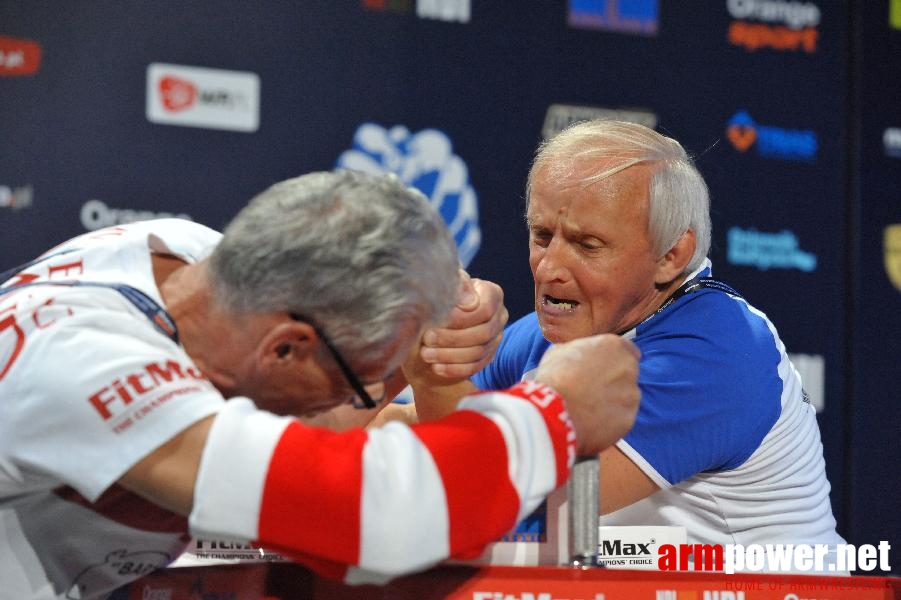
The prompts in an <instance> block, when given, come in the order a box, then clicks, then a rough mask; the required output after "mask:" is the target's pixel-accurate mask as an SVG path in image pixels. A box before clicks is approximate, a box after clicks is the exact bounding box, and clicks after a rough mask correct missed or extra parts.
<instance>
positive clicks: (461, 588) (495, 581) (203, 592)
mask: <svg viewBox="0 0 901 600" xmlns="http://www.w3.org/2000/svg"><path fill="white" fill-rule="evenodd" d="M899 585H901V580H899V579H896V578H886V577H830V576H810V575H791V576H789V575H759V574H742V575H732V576H729V575H723V574H704V573H691V574H690V575H685V576H682V575H680V574H679V573H656V572H648V571H636V572H629V571H616V572H611V571H608V570H606V569H572V568H568V567H552V568H548V567H546V568H542V569H523V568H513V567H490V568H484V569H478V570H473V569H471V568H468V567H454V566H441V567H438V568H435V569H431V570H429V571H427V572H425V573H418V574H413V575H409V576H407V577H402V578H399V579H395V580H392V581H389V582H387V583H385V584H384V585H380V586H360V585H345V584H342V583H340V582H337V581H334V580H328V579H326V578H324V577H318V576H315V575H312V574H311V573H310V572H309V571H308V570H307V569H305V568H304V567H301V566H299V565H263V564H256V565H242V566H241V567H240V568H237V567H234V568H221V567H219V568H203V567H201V568H196V569H163V570H160V571H157V572H154V573H151V574H150V575H148V576H147V577H145V578H143V579H141V580H138V581H136V582H134V583H132V584H130V585H129V586H128V587H127V588H125V589H123V590H120V592H117V593H116V595H115V597H116V598H121V599H122V600H126V599H127V600H182V599H188V598H197V599H200V598H210V599H213V598H215V599H217V600H225V599H229V600H260V599H262V598H272V599H273V600H274V599H275V598H284V599H287V598H292V599H293V598H311V599H322V600H326V599H348V600H349V599H351V598H353V599H366V598H373V599H374V598H409V599H412V598H439V597H440V598H442V599H444V600H802V599H803V600H850V599H853V600H891V599H892V598H895V597H896V596H895V593H896V592H897V591H898V586H899ZM126 594H127V595H126Z"/></svg>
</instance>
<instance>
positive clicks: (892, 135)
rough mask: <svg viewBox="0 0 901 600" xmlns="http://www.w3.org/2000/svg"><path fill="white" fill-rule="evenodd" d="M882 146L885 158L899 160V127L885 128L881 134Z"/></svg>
mask: <svg viewBox="0 0 901 600" xmlns="http://www.w3.org/2000/svg"><path fill="white" fill-rule="evenodd" d="M882 146H883V147H884V148H885V155H886V156H891V157H892V158H901V127H888V128H886V130H885V131H884V132H883V133H882Z"/></svg>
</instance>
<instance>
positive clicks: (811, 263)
mask: <svg viewBox="0 0 901 600" xmlns="http://www.w3.org/2000/svg"><path fill="white" fill-rule="evenodd" d="M726 246H727V251H726V260H728V261H729V264H730V265H741V266H749V267H757V268H758V269H759V270H761V271H766V270H768V269H797V270H799V271H803V272H805V273H810V272H812V271H815V270H816V268H817V256H816V254H813V253H812V252H805V251H804V250H801V248H800V247H799V245H798V237H797V236H796V235H795V234H794V232H792V231H789V230H788V229H783V230H782V231H780V232H778V233H766V232H762V231H757V230H756V229H742V228H741V227H730V228H729V231H728V233H727V234H726Z"/></svg>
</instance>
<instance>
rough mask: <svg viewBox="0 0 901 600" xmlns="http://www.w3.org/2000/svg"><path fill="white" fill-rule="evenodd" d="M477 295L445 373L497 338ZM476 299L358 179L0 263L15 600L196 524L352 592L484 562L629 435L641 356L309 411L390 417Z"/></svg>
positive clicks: (3, 440) (394, 197) (412, 197)
mask: <svg viewBox="0 0 901 600" xmlns="http://www.w3.org/2000/svg"><path fill="white" fill-rule="evenodd" d="M480 286H481V287H479V286H475V285H473V283H472V282H469V284H468V289H469V291H470V292H472V291H473V290H480V291H481V292H485V293H484V295H483V297H481V298H478V302H477V304H478V305H479V307H478V308H477V309H476V310H473V311H472V312H471V314H470V316H469V318H470V319H471V321H470V323H471V324H473V325H474V326H473V327H472V328H470V329H469V330H468V331H469V332H470V339H471V343H470V344H468V345H467V344H462V346H463V347H464V348H466V349H465V350H464V351H463V352H462V353H460V352H458V353H457V354H456V355H452V354H446V355H443V356H442V357H440V360H444V361H446V362H445V364H444V367H443V369H444V372H445V373H446V372H449V371H450V372H459V371H461V370H462V371H465V370H467V369H470V370H474V369H476V368H478V367H479V366H481V363H482V362H484V360H487V357H488V355H489V354H490V352H491V351H492V350H493V348H494V346H495V345H496V341H497V336H498V332H499V329H500V327H502V325H503V321H505V318H504V316H503V315H504V314H505V313H504V312H503V309H502V307H500V296H499V292H497V291H496V290H494V288H492V287H491V286H487V285H485V284H480ZM459 291H460V276H459V274H458V268H457V259H456V251H455V247H454V244H453V240H452V239H451V237H450V236H449V234H448V233H447V231H446V229H445V228H444V225H443V222H442V221H441V217H440V216H439V215H438V214H437V213H436V212H435V211H434V210H433V209H432V208H431V207H430V206H429V204H428V202H427V201H426V200H425V199H424V198H422V197H421V196H420V195H419V194H418V193H417V192H415V191H414V190H410V189H407V188H404V187H403V185H401V184H400V183H399V181H397V180H396V179H395V178H391V177H372V176H367V175H362V174H359V173H352V172H346V171H345V172H333V173H314V174H310V175H306V176H303V177H299V178H296V179H293V180H288V181H285V182H282V183H279V184H276V185H275V186H273V187H272V188H270V189H269V190H267V191H265V192H264V193H262V194H260V195H259V196H258V197H257V198H255V199H254V200H253V201H251V203H250V204H249V205H248V206H247V207H246V208H245V209H244V210H243V211H242V212H241V213H240V214H239V215H238V216H237V217H236V218H235V219H234V221H233V222H232V223H231V224H230V225H229V226H228V228H227V229H226V230H225V232H224V234H222V235H220V234H218V233H216V232H214V231H212V230H209V229H207V228H205V227H203V226H201V225H198V224H195V223H190V222H187V221H180V220H171V219H170V220H157V221H147V222H143V223H135V224H131V225H124V226H120V227H114V228H109V229H105V230H101V231H97V232H92V233H89V234H85V235H83V236H80V237H78V238H75V239H73V240H70V241H68V242H65V243H63V244H62V245H60V246H57V247H56V248H54V249H53V250H51V251H49V252H48V253H46V254H44V255H43V256H41V257H39V258H38V259H36V260H35V261H32V262H31V263H29V264H27V265H24V266H23V267H20V268H18V269H13V270H12V271H10V272H7V273H4V274H0V409H2V414H3V418H2V419H0V581H2V582H3V585H2V587H0V599H2V600H7V599H12V598H15V599H16V600H21V599H28V598H54V597H57V598H65V597H69V598H73V597H78V598H82V599H87V598H102V597H105V596H106V595H107V594H109V593H110V591H111V590H113V589H115V588H117V587H119V586H121V585H123V584H125V583H127V582H129V581H131V580H133V579H135V578H137V577H139V576H141V575H143V574H145V573H147V572H149V571H150V570H152V569H154V568H158V567H161V566H164V565H166V564H168V563H169V562H171V561H172V560H174V559H175V558H176V557H177V556H178V554H179V553H180V552H181V550H182V549H183V548H184V546H185V544H186V541H187V539H188V534H189V533H190V534H193V535H195V536H198V537H204V538H207V539H217V540H233V541H241V542H246V541H252V542H255V543H257V544H260V545H261V546H263V547H265V548H267V549H270V550H273V551H277V552H280V553H282V554H283V555H286V556H289V557H292V558H294V559H296V560H298V561H301V562H304V563H306V564H308V565H311V566H313V567H314V568H316V569H317V570H319V571H320V572H323V573H326V574H329V575H333V576H339V577H344V578H345V579H347V580H350V581H354V580H355V581H361V580H364V579H366V578H371V577H372V576H374V575H377V576H381V577H384V576H392V575H397V574H400V573H405V572H410V571H414V570H418V569H423V568H425V567H428V566H430V565H432V564H434V563H435V562H437V561H440V560H442V559H444V558H447V557H451V556H454V557H465V556H471V555H474V554H477V553H478V552H479V551H480V550H481V548H482V547H483V546H484V545H485V544H487V543H489V542H491V541H493V540H494V539H496V538H498V537H499V536H500V535H502V534H503V533H504V532H506V531H507V530H509V529H510V528H511V527H512V526H513V525H514V524H515V523H516V522H517V521H518V520H519V519H521V518H523V517H524V516H525V515H527V514H528V513H529V512H530V511H531V510H533V509H534V508H535V507H536V506H537V505H538V503H539V502H540V501H541V500H542V499H543V498H544V496H545V495H546V494H548V493H549V492H550V491H552V490H553V489H555V488H556V487H558V486H560V485H561V484H562V483H563V482H564V481H565V480H566V478H567V477H568V475H569V470H570V467H571V465H572V462H573V459H574V457H575V455H576V454H593V453H596V452H598V451H600V450H601V449H602V448H604V447H607V446H608V445H610V444H611V443H612V442H614V441H615V440H616V439H618V438H619V437H621V436H622V435H623V433H624V432H625V431H626V430H627V429H628V428H629V427H630V426H631V424H632V422H633V420H634V416H635V411H636V407H637V402H638V389H637V385H636V378H637V351H636V350H635V348H634V346H633V345H632V344H631V343H630V342H627V341H624V340H621V339H619V338H618V337H616V336H599V337H593V338H586V339H583V340H578V341H576V342H574V343H573V344H564V345H560V346H558V347H557V348H555V349H554V350H553V351H550V352H548V353H547V355H546V357H545V360H544V362H543V363H542V365H541V366H540V367H539V369H538V373H537V376H536V381H535V382H532V383H525V384H519V385H517V386H515V387H513V388H510V389H509V390H506V391H504V392H492V393H484V394H479V395H476V396H472V397H469V398H465V399H463V400H462V401H461V402H460V406H459V408H460V410H458V411H456V412H454V413H453V414H451V415H449V416H448V417H447V418H444V419H441V420H438V421H435V422H431V423H424V424H421V425H416V426H413V427H410V426H407V425H405V424H402V423H391V424H388V425H386V426H384V427H382V428H375V429H371V430H369V431H366V430H362V429H354V430H351V431H347V432H344V433H337V432H334V431H330V430H327V429H324V428H314V427H309V426H306V425H304V424H302V423H301V422H300V421H299V420H298V419H297V417H310V416H315V415H317V414H319V413H322V412H325V411H328V410H330V409H332V408H333V407H336V406H343V405H353V406H355V407H359V408H364V409H371V408H373V407H375V406H377V405H379V403H380V402H381V401H382V400H383V399H385V398H387V397H388V396H390V395H391V393H392V391H393V390H395V389H396V388H397V387H399V386H401V385H403V377H402V376H399V375H398V373H399V372H400V369H401V366H402V365H403V364H404V362H405V361H407V360H408V358H409V361H408V362H409V363H410V364H418V365H419V368H423V366H422V365H423V364H424V363H422V362H420V361H419V360H418V359H417V358H416V354H415V350H416V349H417V344H418V341H419V340H420V338H421V336H422V334H423V332H424V331H426V328H429V327H435V326H438V325H440V324H442V323H445V319H446V318H447V317H448V315H449V314H451V311H452V310H453V309H454V303H455V301H456V299H457V295H458V292H459ZM477 295H478V294H477ZM497 315H501V317H497ZM458 316H459V315H458ZM455 318H456V317H455ZM461 323H462V324H463V325H464V327H462V330H463V331H467V329H466V327H465V325H466V323H467V321H466V319H458V322H457V325H458V326H459V325H461ZM477 323H481V325H477ZM486 324H487V325H486ZM464 335H466V334H464ZM598 354H600V355H601V356H603V357H604V358H605V359H606V360H604V361H602V362H601V364H602V365H604V366H603V367H600V368H599V367H598V360H597V356H598ZM588 356H590V357H591V360H590V361H588V362H587V361H586V359H585V357H588ZM431 360H434V359H431ZM599 391H600V392H601V393H600V394H599V393H598V392H599ZM599 396H600V397H601V398H602V400H601V401H597V400H596V399H597V398H598V397H599ZM225 399H228V401H227V402H226V401H225ZM251 399H252V400H251Z"/></svg>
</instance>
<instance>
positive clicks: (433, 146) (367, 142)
mask: <svg viewBox="0 0 901 600" xmlns="http://www.w3.org/2000/svg"><path fill="white" fill-rule="evenodd" d="M335 166H336V167H337V168H342V169H352V170H355V171H363V172H365V173H372V174H382V173H394V174H395V175H397V176H398V177H399V178H400V179H401V181H403V182H404V183H405V184H407V185H409V186H412V187H415V188H416V189H418V190H419V191H421V192H422V193H423V194H425V195H426V197H427V198H428V199H429V202H430V203H431V204H432V206H434V207H435V208H436V209H437V210H438V212H439V213H441V216H442V217H443V218H444V221H445V223H447V226H448V228H449V229H450V232H451V234H452V235H453V236H454V241H455V242H456V243H457V250H458V252H459V255H460V262H461V263H462V264H463V266H464V267H466V266H469V263H470V262H472V259H473V258H474V257H475V255H476V253H477V252H478V250H479V245H480V244H481V241H482V232H481V229H480V228H479V206H478V197H477V196H476V192H475V189H473V187H472V184H471V182H470V180H469V168H468V167H467V166H466V163H465V162H463V159H462V158H460V157H459V156H457V155H456V154H454V152H453V143H452V142H451V139H450V137H448V135H447V134H446V133H444V132H443V131H439V130H437V129H423V130H422V131H418V132H416V133H412V132H410V130H409V129H407V128H406V127H404V126H403V125H395V126H394V127H391V128H386V127H382V126H381V125H376V124H375V123H364V124H362V125H360V127H359V128H357V131H356V133H355V134H354V141H353V148H352V149H350V150H347V151H345V152H344V153H342V154H341V156H339V157H338V160H337V162H336V164H335Z"/></svg>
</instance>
